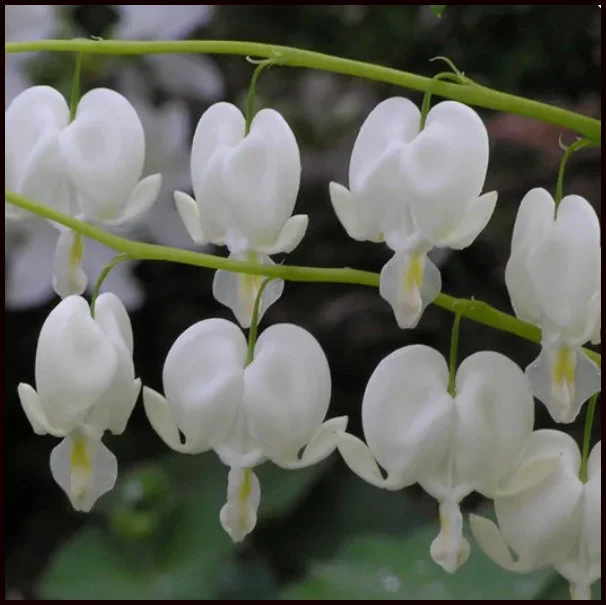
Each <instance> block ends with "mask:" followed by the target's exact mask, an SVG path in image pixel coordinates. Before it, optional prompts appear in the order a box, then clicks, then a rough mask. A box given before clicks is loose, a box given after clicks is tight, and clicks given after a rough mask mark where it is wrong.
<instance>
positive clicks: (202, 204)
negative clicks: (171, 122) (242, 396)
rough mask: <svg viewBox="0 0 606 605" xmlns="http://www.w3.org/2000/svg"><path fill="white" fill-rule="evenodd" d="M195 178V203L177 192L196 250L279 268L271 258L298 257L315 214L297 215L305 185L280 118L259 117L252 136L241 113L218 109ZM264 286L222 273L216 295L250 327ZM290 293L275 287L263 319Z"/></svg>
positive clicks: (204, 130)
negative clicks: (211, 247)
mask: <svg viewBox="0 0 606 605" xmlns="http://www.w3.org/2000/svg"><path fill="white" fill-rule="evenodd" d="M191 173H192V181H193V190H194V197H195V200H194V199H193V198H192V197H191V196H189V195H187V194H185V193H182V192H180V191H177V192H175V202H176V204H177V210H178V211H179V214H180V215H181V218H182V220H183V223H184V224H185V227H186V228H187V230H188V232H189V234H190V236H191V237H192V239H193V240H194V241H195V242H196V243H198V244H204V243H212V244H215V245H223V244H225V245H226V246H227V247H228V249H229V251H230V258H232V259H237V260H246V261H249V262H254V263H259V264H273V261H272V260H271V259H270V258H269V255H272V254H279V253H288V252H291V251H292V250H294V249H295V248H296V246H298V245H299V243H300V242H301V240H302V239H303V236H304V235H305V231H306V229H307V223H308V217H307V215H301V214H299V215H295V216H291V214H292V211H293V208H294V205H295V202H296V199H297V193H298V191H299V182H300V178H301V159H300V157H299V148H298V146H297V141H296V139H295V136H294V134H293V132H292V131H291V129H290V127H289V126H288V124H287V123H286V121H285V120H284V118H283V117H282V116H281V115H280V114H279V113H278V112H277V111H274V110H273V109H262V110H261V111H259V112H258V113H257V114H256V115H255V117H254V118H253V120H252V122H251V125H250V132H249V133H248V134H246V133H245V119H244V116H243V115H242V112H241V111H240V110H239V109H238V108H237V107H235V106H234V105H231V104H229V103H216V104H215V105H213V106H212V107H210V108H209V109H208V110H207V111H206V112H204V114H203V115H202V117H201V118H200V121H199V122H198V125H197V127H196V132H195V133H194V140H193V145H192V154H191ZM260 286H261V278H260V277H257V276H251V275H242V274H238V273H233V272H227V271H217V273H216V274H215V279H214V283H213V293H214V295H215V298H216V299H217V300H218V301H219V302H221V303H222V304H224V305H226V306H228V307H229V308H230V309H231V310H232V311H233V312H234V315H235V316H236V319H237V320H238V322H239V323H240V325H241V326H242V327H244V328H247V327H249V326H250V322H251V319H252V310H253V306H254V302H255V298H256V296H257V293H258V291H259V288H260ZM283 288H284V282H283V281H282V280H275V281H273V282H272V283H271V284H270V285H269V286H268V287H267V288H266V289H265V291H264V292H263V295H262V299H261V306H260V316H259V317H262V315H263V313H264V312H265V311H266V309H267V308H268V307H269V306H270V305H271V304H272V303H273V302H275V301H276V300H277V299H278V298H279V297H280V295H281V294H282V290H283Z"/></svg>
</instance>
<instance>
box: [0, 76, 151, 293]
mask: <svg viewBox="0 0 606 605" xmlns="http://www.w3.org/2000/svg"><path fill="white" fill-rule="evenodd" d="M5 129H6V136H5V168H6V176H5V186H6V188H7V189H9V190H11V191H14V192H16V193H19V194H21V195H23V196H25V197H27V198H29V199H32V200H34V201H36V202H38V203H40V204H44V205H45V206H49V207H52V208H55V209H57V210H59V211H61V212H63V213H65V214H69V215H71V216H74V217H76V218H79V219H83V220H86V221H90V222H93V223H97V224H100V225H103V226H104V227H118V226H123V225H125V224H128V223H132V222H134V221H136V220H137V219H138V218H140V217H141V216H142V215H143V214H144V213H145V212H146V211H147V210H148V209H149V208H150V207H151V205H152V204H153V203H154V201H155V200H156V197H157V195H158V191H159V188H160V184H161V177H160V175H159V174H153V175H150V176H148V177H146V178H144V179H143V180H139V179H140V177H141V173H142V170H143V161H144V156H145V137H144V133H143V127H142V126H141V121H140V120H139V118H138V116H137V112H136V111H135V109H134V108H133V107H132V105H131V104H130V103H129V102H128V101H127V100H126V99H125V98H124V97H123V96H122V95H120V94H118V93H117V92H114V91H112V90H109V89H106V88H97V89H94V90H91V91H90V92H88V93H87V94H85V95H84V96H83V97H82V99H81V100H80V102H79V104H78V107H77V111H76V114H75V117H74V119H73V120H72V121H70V111H69V107H68V105H67V102H66V100H65V99H64V97H63V96H62V95H61V94H60V93H59V92H57V91H56V90H55V89H53V88H50V87H49V86H34V87H32V88H28V89H27V90H26V91H24V92H23V93H22V94H20V95H19V96H18V97H17V98H16V99H15V100H14V101H13V102H12V103H11V104H10V106H9V108H8V109H7V110H6V113H5ZM5 208H6V218H7V219H20V218H24V217H25V216H27V213H26V214H24V213H21V212H14V211H13V210H12V205H11V204H8V203H5ZM57 227H58V228H59V230H60V231H62V232H64V231H66V229H65V228H64V227H61V226H58V225H57ZM70 242H71V243H70ZM81 247H82V240H81V239H80V238H79V237H77V236H71V235H70V236H65V237H62V238H60V239H59V241H58V244H57V250H56V253H55V260H56V269H57V272H56V273H55V279H54V284H55V286H56V288H55V289H56V291H57V293H58V294H60V295H61V296H63V297H64V296H68V295H70V294H81V293H82V292H83V291H84V288H85V287H86V276H85V275H84V273H83V272H82V269H81V268H80V260H79V259H81V258H82V250H81V249H80V248H81Z"/></svg>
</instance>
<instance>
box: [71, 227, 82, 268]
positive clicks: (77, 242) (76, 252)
mask: <svg viewBox="0 0 606 605" xmlns="http://www.w3.org/2000/svg"><path fill="white" fill-rule="evenodd" d="M83 256H84V242H83V241H82V236H81V235H80V234H79V233H75V234H74V243H73V244H72V245H71V246H70V249H69V264H70V267H74V266H79V265H80V264H81V263H82V257H83Z"/></svg>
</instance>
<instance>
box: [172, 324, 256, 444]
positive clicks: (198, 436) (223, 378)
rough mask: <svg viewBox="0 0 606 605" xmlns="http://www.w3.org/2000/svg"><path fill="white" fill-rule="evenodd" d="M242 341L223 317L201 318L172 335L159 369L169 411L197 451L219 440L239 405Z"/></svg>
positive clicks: (236, 330) (241, 381) (238, 330)
mask: <svg viewBox="0 0 606 605" xmlns="http://www.w3.org/2000/svg"><path fill="white" fill-rule="evenodd" d="M246 349H247V346H246V340H245V338H244V335H243V334H242V331H241V330H240V329H239V328H238V327H237V326H236V325H235V324H233V323H231V322H229V321H226V320H224V319H208V320H205V321H200V322H198V323H196V324H194V325H193V326H191V327H190V328H188V329H187V330H185V332H183V334H181V335H180V336H179V338H177V340H176V341H175V343H174V344H173V346H172V347H171V349H170V351H169V352H168V355H167V357H166V362H165V364H164V370H163V373H162V376H163V381H164V392H165V394H166V399H167V400H168V402H169V404H170V406H171V414H172V417H173V418H174V419H175V422H176V424H177V426H178V427H179V429H180V430H181V432H182V433H183V434H184V435H185V437H186V441H187V442H188V443H191V445H192V447H195V448H197V449H199V450H204V449H208V448H210V447H214V446H215V445H217V444H220V443H222V441H223V439H224V438H225V437H226V436H227V433H228V431H229V430H230V429H231V426H232V424H233V422H234V420H235V415H236V411H237V409H238V408H239V407H240V406H241V404H242V397H243V389H244V364H245V360H246Z"/></svg>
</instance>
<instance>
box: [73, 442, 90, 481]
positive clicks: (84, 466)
mask: <svg viewBox="0 0 606 605" xmlns="http://www.w3.org/2000/svg"><path fill="white" fill-rule="evenodd" d="M70 465H71V468H72V472H74V471H76V470H78V471H80V472H86V471H90V468H91V461H90V458H89V455H88V451H87V448H86V438H85V437H83V436H82V435H75V436H74V437H73V443H72V452H71V457H70Z"/></svg>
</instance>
